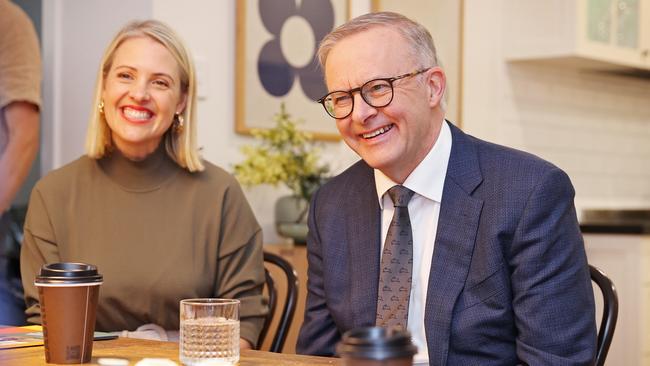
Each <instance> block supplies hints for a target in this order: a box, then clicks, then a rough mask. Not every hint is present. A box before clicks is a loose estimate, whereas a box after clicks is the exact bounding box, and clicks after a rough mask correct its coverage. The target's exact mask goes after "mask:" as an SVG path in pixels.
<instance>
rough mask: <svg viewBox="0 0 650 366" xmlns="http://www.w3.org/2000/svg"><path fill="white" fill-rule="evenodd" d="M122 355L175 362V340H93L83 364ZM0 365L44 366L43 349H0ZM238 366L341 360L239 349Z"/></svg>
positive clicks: (300, 365) (337, 362) (305, 365)
mask: <svg viewBox="0 0 650 366" xmlns="http://www.w3.org/2000/svg"><path fill="white" fill-rule="evenodd" d="M102 357H107V358H124V359H127V360H129V364H130V365H135V363H136V362H138V361H140V360H141V359H143V358H169V359H171V360H173V361H175V362H177V363H178V364H179V365H180V364H181V363H180V361H179V360H178V343H174V342H156V341H147V340H142V339H131V338H117V339H114V340H109V341H95V343H94V344H93V359H92V361H91V363H89V364H86V365H98V363H97V362H98V361H97V360H98V359H99V358H102ZM0 365H2V366H35V365H47V364H46V363H45V350H44V349H43V346H40V347H24V348H14V349H6V350H0ZM239 365H240V366H258V365H291V366H308V365H316V366H317V365H334V366H336V365H339V366H342V365H343V362H342V361H341V360H340V359H338V358H327V357H314V356H299V355H293V354H284V353H271V352H262V351H242V353H241V357H240V360H239Z"/></svg>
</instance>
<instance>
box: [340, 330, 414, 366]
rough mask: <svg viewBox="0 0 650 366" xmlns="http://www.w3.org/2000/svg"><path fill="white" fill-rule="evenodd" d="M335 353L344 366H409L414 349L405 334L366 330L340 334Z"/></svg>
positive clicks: (406, 332) (407, 334) (409, 338)
mask: <svg viewBox="0 0 650 366" xmlns="http://www.w3.org/2000/svg"><path fill="white" fill-rule="evenodd" d="M336 352H337V353H338V354H339V356H341V358H342V359H343V360H344V363H345V365H346V366H407V365H408V366H410V365H413V356H414V355H415V354H416V353H417V347H415V346H414V345H413V343H412V342H411V334H410V333H409V332H408V331H402V330H398V329H386V328H381V327H367V328H358V329H352V330H350V331H347V332H346V333H345V334H343V338H342V339H341V342H339V344H338V345H337V346H336Z"/></svg>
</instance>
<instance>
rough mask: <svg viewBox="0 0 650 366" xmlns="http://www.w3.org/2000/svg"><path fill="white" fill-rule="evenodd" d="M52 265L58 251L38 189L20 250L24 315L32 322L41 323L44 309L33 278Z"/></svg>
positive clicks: (31, 199)
mask: <svg viewBox="0 0 650 366" xmlns="http://www.w3.org/2000/svg"><path fill="white" fill-rule="evenodd" d="M53 262H59V248H58V246H57V242H56V237H55V234H54V229H53V228H52V225H51V220H50V215H49V213H48V211H47V207H46V205H45V203H44V201H43V196H42V195H41V192H40V190H39V189H38V186H36V188H34V191H33V192H32V195H31V197H30V200H29V206H28V210H27V217H26V219H25V228H24V237H23V243H22V247H21V251H20V272H21V276H22V282H23V288H24V290H25V304H26V306H27V310H25V314H26V315H27V322H29V323H33V324H41V308H40V305H39V300H38V289H37V288H36V286H34V279H35V278H36V275H37V274H38V273H39V271H40V269H41V266H42V265H43V264H45V263H53Z"/></svg>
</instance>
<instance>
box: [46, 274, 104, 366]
mask: <svg viewBox="0 0 650 366" xmlns="http://www.w3.org/2000/svg"><path fill="white" fill-rule="evenodd" d="M34 284H35V285H36V286H37V287H38V294H39V300H40V305H41V319H42V322H43V336H44V338H45V361H46V362H47V363H85V362H90V359H91V356H92V350H93V333H94V332H95V315H96V312H97V298H98V297H99V285H101V284H102V275H100V274H99V273H97V267H96V266H93V265H90V264H84V263H52V264H46V265H44V266H43V267H42V268H41V272H40V274H39V275H38V276H36V279H35V280H34Z"/></svg>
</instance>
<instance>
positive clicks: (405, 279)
mask: <svg viewBox="0 0 650 366" xmlns="http://www.w3.org/2000/svg"><path fill="white" fill-rule="evenodd" d="M413 193H414V192H413V191H411V190H410V189H408V188H406V187H404V186H394V187H392V188H391V189H389V190H388V195H389V196H390V198H391V199H392V200H393V205H394V206H395V212H394V213H393V219H392V220H391V222H390V226H389V227H388V234H387V235H386V242H385V243H384V251H383V254H382V256H381V273H380V274H379V291H378V297H377V318H376V323H377V325H378V326H382V327H387V328H393V327H401V328H402V329H406V324H407V322H408V309H409V297H410V294H411V278H412V276H411V274H412V269H413V233H412V231H411V219H410V218H409V210H408V207H407V205H408V203H409V201H410V200H411V197H413Z"/></svg>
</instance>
